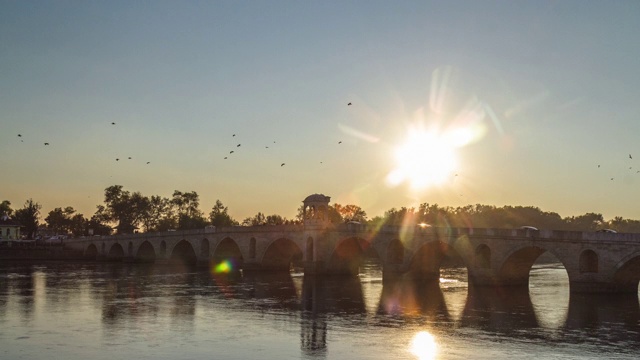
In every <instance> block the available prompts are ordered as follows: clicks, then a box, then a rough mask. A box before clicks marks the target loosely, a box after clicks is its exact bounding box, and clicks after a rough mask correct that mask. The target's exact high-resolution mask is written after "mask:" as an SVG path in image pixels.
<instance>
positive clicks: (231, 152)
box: [18, 102, 599, 167]
mask: <svg viewBox="0 0 640 360" xmlns="http://www.w3.org/2000/svg"><path fill="white" fill-rule="evenodd" d="M351 104H352V103H351V102H349V103H348V104H347V106H351ZM111 125H112V126H115V125H116V123H115V122H111ZM235 136H236V134H233V135H232V137H235ZM18 138H20V142H24V140H23V139H22V134H18ZM273 143H274V144H275V143H276V142H275V141H274V142H273ZM338 144H342V141H338ZM44 146H49V142H45V143H44ZM240 146H242V144H238V145H236V148H239V147H240ZM265 148H266V149H268V148H269V147H268V146H265ZM234 152H235V151H234V150H231V151H230V152H229V155H231V154H233V153H234ZM228 158H229V156H225V157H224V160H227V159H228ZM127 159H128V160H132V159H133V158H132V157H131V156H128V157H127ZM116 161H120V158H116ZM320 163H321V164H322V161H321V162H320ZM146 164H147V165H149V164H151V161H147V163H146ZM285 165H286V163H282V164H280V167H282V166H285ZM598 166H599V165H598Z"/></svg>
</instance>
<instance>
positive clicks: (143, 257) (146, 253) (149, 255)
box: [136, 240, 156, 263]
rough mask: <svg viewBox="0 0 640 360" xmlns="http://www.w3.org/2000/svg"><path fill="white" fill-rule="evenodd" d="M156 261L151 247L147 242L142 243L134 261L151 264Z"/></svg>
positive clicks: (154, 252)
mask: <svg viewBox="0 0 640 360" xmlns="http://www.w3.org/2000/svg"><path fill="white" fill-rule="evenodd" d="M155 260H156V251H155V250H154V249H153V245H151V243H150V242H149V241H146V240H145V241H144V242H143V243H142V244H141V245H140V247H138V251H137V252H136V261H137V262H145V263H152V262H154V261H155Z"/></svg>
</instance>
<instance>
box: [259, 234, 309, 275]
mask: <svg viewBox="0 0 640 360" xmlns="http://www.w3.org/2000/svg"><path fill="white" fill-rule="evenodd" d="M301 261H302V250H301V249H300V247H299V246H298V245H297V244H296V243H295V242H294V241H293V240H291V239H287V238H279V239H277V240H275V241H273V242H271V243H270V244H269V245H268V246H267V250H266V251H265V252H264V255H263V256H262V268H263V269H269V270H281V271H289V270H290V269H291V267H292V266H294V265H296V264H299V263H300V262H301Z"/></svg>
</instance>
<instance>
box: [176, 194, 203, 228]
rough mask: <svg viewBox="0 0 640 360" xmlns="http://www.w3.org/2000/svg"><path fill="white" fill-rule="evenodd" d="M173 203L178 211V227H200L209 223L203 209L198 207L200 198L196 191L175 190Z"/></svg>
mask: <svg viewBox="0 0 640 360" xmlns="http://www.w3.org/2000/svg"><path fill="white" fill-rule="evenodd" d="M171 204H172V205H174V206H175V208H176V209H177V213H178V229H180V230H188V229H198V228H204V227H205V226H206V225H207V220H206V219H205V218H204V217H203V214H202V211H200V209H198V206H199V205H200V200H199V197H198V193H196V192H195V191H191V192H181V191H178V190H175V191H174V192H173V198H172V199H171Z"/></svg>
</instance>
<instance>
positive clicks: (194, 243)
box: [65, 195, 640, 293]
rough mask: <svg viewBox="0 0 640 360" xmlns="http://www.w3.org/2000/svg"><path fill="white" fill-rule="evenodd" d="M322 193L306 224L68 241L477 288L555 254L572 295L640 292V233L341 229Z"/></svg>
mask: <svg viewBox="0 0 640 360" xmlns="http://www.w3.org/2000/svg"><path fill="white" fill-rule="evenodd" d="M319 196H323V195H312V196H310V197H308V198H307V199H306V200H305V220H304V224H303V225H278V226H268V225H265V226H234V227H218V228H216V227H207V228H205V229H201V230H190V231H169V232H162V233H144V234H133V235H116V236H102V237H91V238H84V239H74V240H69V241H67V242H66V243H65V245H66V246H68V247H70V248H73V249H75V250H78V251H82V253H83V254H84V256H85V257H86V258H89V259H96V260H107V261H132V262H170V261H178V262H183V263H190V264H194V265H203V266H209V267H211V269H212V271H215V272H226V271H235V270H240V269H242V270H243V271H252V270H258V271H289V270H290V269H291V268H292V267H293V266H298V267H300V268H302V269H304V273H305V274H309V275H310V274H323V275H331V274H357V273H358V267H359V265H360V263H361V261H362V259H363V258H364V257H367V256H372V257H377V258H379V259H380V263H381V265H382V269H383V278H385V279H389V278H394V277H398V276H411V277H413V278H415V279H420V280H425V281H434V282H437V281H438V279H439V276H440V267H441V266H445V265H447V264H448V263H452V262H454V263H457V264H460V265H462V266H465V267H466V268H467V270H468V277H469V284H470V285H476V286H527V285H528V282H529V271H530V270H531V267H532V266H533V264H534V263H535V261H536V259H538V257H539V256H540V255H542V254H543V253H545V252H548V253H551V254H552V255H553V256H555V257H556V258H557V259H558V260H559V261H560V262H561V263H562V264H563V265H564V267H565V269H566V271H567V274H568V277H569V284H570V289H571V291H572V292H587V293H588V292H593V293H637V292H638V283H639V282H640V234H617V233H600V232H568V231H555V230H532V229H479V228H435V227H421V226H419V225H413V226H382V227H378V228H376V227H372V226H367V225H364V224H359V223H355V222H352V223H346V224H339V225H335V224H331V223H329V222H328V220H327V216H326V206H327V205H328V197H324V196H323V197H324V199H319V198H318V197H319ZM313 197H316V198H313ZM310 198H312V199H311V200H309V199H310ZM314 200H315V201H314Z"/></svg>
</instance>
